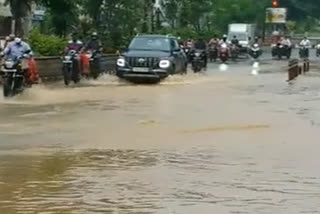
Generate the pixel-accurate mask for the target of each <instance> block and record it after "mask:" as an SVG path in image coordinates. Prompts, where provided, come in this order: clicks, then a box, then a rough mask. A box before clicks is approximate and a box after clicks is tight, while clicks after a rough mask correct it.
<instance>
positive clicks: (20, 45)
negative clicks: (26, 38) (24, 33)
mask: <svg viewBox="0 0 320 214" xmlns="http://www.w3.org/2000/svg"><path fill="white" fill-rule="evenodd" d="M3 54H4V57H6V56H15V57H21V56H23V55H24V54H27V55H32V51H31V48H30V46H29V44H27V43H26V42H23V41H22V40H21V38H19V37H16V38H15V39H14V41H13V42H10V43H9V44H8V45H7V47H6V48H5V49H4V52H3Z"/></svg>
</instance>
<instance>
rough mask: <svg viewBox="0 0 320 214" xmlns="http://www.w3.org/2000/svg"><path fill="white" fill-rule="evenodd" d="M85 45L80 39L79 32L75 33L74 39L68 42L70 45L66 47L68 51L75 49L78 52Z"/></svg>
mask: <svg viewBox="0 0 320 214" xmlns="http://www.w3.org/2000/svg"><path fill="white" fill-rule="evenodd" d="M82 47H83V43H82V42H81V40H79V39H78V34H77V33H73V34H72V39H71V40H70V41H69V42H68V45H67V47H66V51H70V50H74V51H76V52H79V51H80V50H81V49H82Z"/></svg>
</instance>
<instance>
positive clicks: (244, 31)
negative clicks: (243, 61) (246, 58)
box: [228, 23, 256, 52]
mask: <svg viewBox="0 0 320 214" xmlns="http://www.w3.org/2000/svg"><path fill="white" fill-rule="evenodd" d="M255 31H256V26H255V25H254V24H243V23H234V24H229V31H228V42H229V43H231V40H232V39H233V37H234V36H236V37H237V39H238V40H239V44H240V46H241V52H246V51H247V48H248V47H249V45H250V41H251V40H253V39H254V37H255V33H256V32H255Z"/></svg>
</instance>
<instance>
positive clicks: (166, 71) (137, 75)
mask: <svg viewBox="0 0 320 214" xmlns="http://www.w3.org/2000/svg"><path fill="white" fill-rule="evenodd" d="M186 71H187V57H186V55H185V53H184V52H183V51H182V50H181V48H180V46H179V43H178V40H177V38H176V37H173V36H164V35H138V36H136V37H135V38H134V39H133V40H132V42H131V44H130V45H129V48H127V49H126V50H125V51H123V52H122V53H121V56H120V57H119V59H118V60H117V67H116V74H117V76H118V77H120V78H124V79H127V80H129V81H134V80H143V79H152V80H161V79H164V78H166V77H168V76H169V75H172V74H177V73H181V74H183V73H185V72H186Z"/></svg>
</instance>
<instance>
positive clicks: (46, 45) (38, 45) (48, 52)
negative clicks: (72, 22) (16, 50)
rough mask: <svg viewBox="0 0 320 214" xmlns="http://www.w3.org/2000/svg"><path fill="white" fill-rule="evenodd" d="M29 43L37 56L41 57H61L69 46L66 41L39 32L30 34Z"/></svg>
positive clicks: (34, 31) (35, 31)
mask: <svg viewBox="0 0 320 214" xmlns="http://www.w3.org/2000/svg"><path fill="white" fill-rule="evenodd" d="M28 41H29V44H30V46H31V48H32V50H33V52H34V53H35V55H40V56H59V55H61V52H62V51H63V49H64V48H65V47H66V45H67V41H66V40H65V39H62V38H60V37H57V36H51V35H44V34H41V33H40V32H39V31H38V30H33V31H32V32H30V34H29V38H28Z"/></svg>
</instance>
